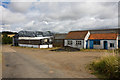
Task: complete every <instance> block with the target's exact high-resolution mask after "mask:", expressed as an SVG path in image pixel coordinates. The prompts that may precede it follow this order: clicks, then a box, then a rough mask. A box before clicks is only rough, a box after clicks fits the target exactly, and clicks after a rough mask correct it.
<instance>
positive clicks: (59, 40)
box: [53, 33, 67, 47]
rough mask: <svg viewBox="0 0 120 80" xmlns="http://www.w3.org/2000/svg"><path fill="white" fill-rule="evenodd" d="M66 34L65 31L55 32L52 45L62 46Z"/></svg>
mask: <svg viewBox="0 0 120 80" xmlns="http://www.w3.org/2000/svg"><path fill="white" fill-rule="evenodd" d="M66 35H67V34H66V33H61V34H55V36H54V40H53V46H54V47H63V46H64V40H65V38H66Z"/></svg>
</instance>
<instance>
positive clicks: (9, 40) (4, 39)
mask: <svg viewBox="0 0 120 80" xmlns="http://www.w3.org/2000/svg"><path fill="white" fill-rule="evenodd" d="M2 44H12V38H11V37H8V36H7V34H3V37H2Z"/></svg>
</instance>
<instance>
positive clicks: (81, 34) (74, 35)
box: [64, 31, 90, 49]
mask: <svg viewBox="0 0 120 80" xmlns="http://www.w3.org/2000/svg"><path fill="white" fill-rule="evenodd" d="M89 36H90V32H89V31H71V32H69V33H68V35H67V36H66V38H65V43H64V46H70V47H74V48H79V49H83V48H86V45H87V44H86V43H87V40H88V37H89Z"/></svg>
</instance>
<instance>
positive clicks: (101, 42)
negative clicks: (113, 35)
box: [88, 40, 118, 49]
mask: <svg viewBox="0 0 120 80" xmlns="http://www.w3.org/2000/svg"><path fill="white" fill-rule="evenodd" d="M104 41H107V44H108V49H117V47H118V46H117V44H118V43H117V41H116V40H100V45H93V49H104ZM110 43H114V47H110ZM88 48H90V41H88Z"/></svg>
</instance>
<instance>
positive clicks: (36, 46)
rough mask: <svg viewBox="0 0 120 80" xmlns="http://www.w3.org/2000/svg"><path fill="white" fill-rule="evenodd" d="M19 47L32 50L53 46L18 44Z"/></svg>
mask: <svg viewBox="0 0 120 80" xmlns="http://www.w3.org/2000/svg"><path fill="white" fill-rule="evenodd" d="M19 46H21V47H33V48H52V47H53V45H52V44H50V45H30V44H19Z"/></svg>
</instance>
